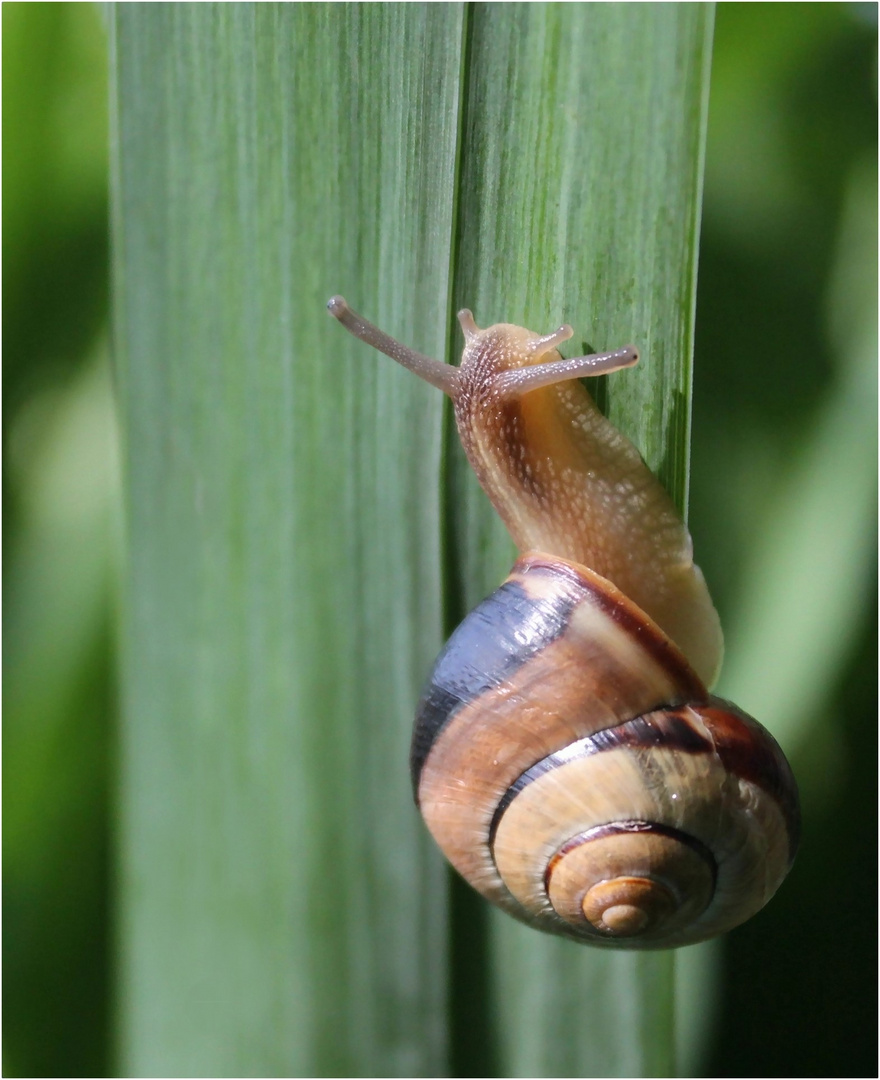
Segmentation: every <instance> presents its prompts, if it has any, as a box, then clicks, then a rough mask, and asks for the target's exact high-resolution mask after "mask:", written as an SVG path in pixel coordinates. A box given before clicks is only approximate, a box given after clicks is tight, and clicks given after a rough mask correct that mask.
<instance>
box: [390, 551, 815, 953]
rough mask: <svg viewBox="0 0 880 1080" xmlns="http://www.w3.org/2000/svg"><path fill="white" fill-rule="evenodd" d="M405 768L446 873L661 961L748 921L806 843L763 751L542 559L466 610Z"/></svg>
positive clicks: (633, 631)
mask: <svg viewBox="0 0 880 1080" xmlns="http://www.w3.org/2000/svg"><path fill="white" fill-rule="evenodd" d="M411 766H412V776H413V785H414V790H415V794H416V800H417V802H418V803H419V806H420V809H421V812H422V814H423V816H424V818H425V821H426V823H427V825H428V828H429V829H430V831H431V833H432V834H433V836H434V838H435V839H436V840H437V842H438V844H439V845H440V847H441V848H442V850H443V851H444V853H445V854H446V856H447V858H448V859H449V860H450V862H451V863H452V864H453V866H455V867H456V869H457V870H458V871H459V872H460V873H461V874H462V875H463V876H464V877H465V878H466V879H467V880H468V881H469V882H470V883H471V884H472V885H473V886H474V887H475V888H476V889H478V891H479V892H481V893H482V894H483V895H484V896H485V897H487V898H488V899H489V900H491V901H493V902H494V903H496V904H498V905H499V906H500V907H502V908H504V909H505V910H507V911H509V912H510V913H511V914H512V915H514V916H516V917H517V918H519V919H521V920H523V921H525V922H527V923H529V924H531V925H532V926H535V927H537V928H538V929H542V930H546V931H549V932H552V933H556V934H564V935H567V936H569V937H573V938H576V939H578V940H581V941H589V942H591V943H594V944H598V945H613V946H616V947H618V948H619V947H625V948H665V947H672V946H678V945H686V944H690V943H692V942H696V941H701V940H704V939H705V938H709V937H712V936H713V935H715V934H718V933H720V932H723V931H724V930H727V929H730V928H731V927H733V926H735V925H737V924H739V923H740V922H743V921H744V920H745V919H747V918H749V917H750V916H751V915H752V914H754V913H755V912H756V911H757V910H759V909H760V908H761V907H762V906H763V905H764V904H765V903H766V902H767V901H768V900H769V899H770V897H771V896H772V895H773V893H774V892H775V891H776V889H777V888H778V886H779V884H780V883H781V881H782V879H783V878H784V877H785V874H786V873H787V871H788V868H789V866H790V864H791V861H792V859H793V857H794V854H795V850H796V847H797V842H798V831H799V822H798V809H797V791H796V787H795V782H794V779H793V777H792V774H791V771H790V769H789V766H788V763H787V762H786V760H785V758H784V756H783V754H782V752H781V750H780V749H779V747H778V746H777V744H776V743H775V741H774V740H773V739H772V737H771V736H770V735H769V734H768V733H767V732H766V731H765V730H764V729H763V728H762V727H761V726H760V725H759V724H758V723H757V722H756V721H755V720H753V719H751V717H749V716H747V715H746V714H745V713H743V712H741V711H740V710H738V709H737V708H736V707H735V706H732V705H730V704H729V703H727V702H724V701H721V700H720V699H718V698H714V697H712V696H710V695H709V694H708V692H707V691H706V689H705V687H704V686H703V684H702V682H701V681H700V680H699V678H698V677H697V676H696V675H695V674H694V672H693V671H692V670H691V668H690V666H689V665H688V663H687V661H686V660H685V659H684V657H683V656H682V654H681V653H680V652H679V650H678V649H677V648H676V646H675V645H674V644H673V643H672V642H671V641H670V640H669V638H668V637H666V635H665V634H664V633H663V632H662V631H661V630H660V629H659V628H658V627H657V625H656V624H655V623H653V622H652V621H651V619H650V618H648V616H647V615H645V613H644V612H643V611H641V610H640V609H639V608H638V607H637V606H636V605H635V604H633V603H632V602H631V601H630V600H628V599H627V598H626V597H625V596H624V595H623V594H622V593H621V592H620V591H619V590H618V589H617V588H615V586H614V585H612V584H611V583H610V582H609V581H607V580H606V579H605V578H603V577H601V576H600V575H598V574H595V573H593V572H592V571H591V570H588V569H587V568H586V567H583V566H580V565H578V564H576V563H571V562H567V561H565V560H562V559H558V558H553V557H548V556H544V555H540V554H528V555H525V556H523V557H521V558H520V559H518V560H517V562H516V563H515V564H514V567H513V570H512V571H511V574H510V576H509V577H508V578H507V580H506V581H505V582H504V583H503V584H502V585H501V586H500V587H499V588H498V589H497V590H496V591H495V592H494V593H493V594H492V595H491V596H489V597H488V598H487V599H486V600H484V601H483V602H482V603H481V604H479V605H478V606H477V607H476V608H475V609H474V611H472V612H471V613H470V615H468V617H467V618H466V619H465V621H464V622H463V623H462V624H461V626H459V628H458V629H457V630H456V631H455V633H454V634H453V635H452V637H451V638H450V640H449V642H448V643H447V645H446V648H445V649H444V651H443V653H442V654H441V656H440V657H439V659H438V661H437V663H436V666H435V668H434V671H433V674H432V676H431V678H430V680H429V683H428V687H427V689H426V691H425V693H424V696H423V698H422V700H421V702H420V705H419V709H418V713H417V718H416V724H415V728H414V732H413V742H412V754H411Z"/></svg>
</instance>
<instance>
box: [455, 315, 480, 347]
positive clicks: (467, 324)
mask: <svg viewBox="0 0 880 1080" xmlns="http://www.w3.org/2000/svg"><path fill="white" fill-rule="evenodd" d="M458 321H459V323H460V324H461V328H462V330H463V331H464V336H465V338H467V339H468V340H470V339H471V338H472V337H475V336H476V335H477V334H478V333H479V332H480V328H479V326H477V324H476V323H475V322H474V313H473V312H472V311H471V309H470V308H462V309H461V311H460V312H459V313H458Z"/></svg>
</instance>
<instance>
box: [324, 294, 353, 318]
mask: <svg viewBox="0 0 880 1080" xmlns="http://www.w3.org/2000/svg"><path fill="white" fill-rule="evenodd" d="M327 310H328V311H329V312H330V314H331V315H332V316H333V318H334V319H340V318H342V316H343V315H344V314H345V313H346V311H348V304H347V303H346V302H345V297H344V296H331V297H330V299H329V300H328V301H327Z"/></svg>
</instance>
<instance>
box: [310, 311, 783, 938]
mask: <svg viewBox="0 0 880 1080" xmlns="http://www.w3.org/2000/svg"><path fill="white" fill-rule="evenodd" d="M327 307H328V309H329V311H330V313H331V314H332V315H333V316H334V317H335V318H336V319H338V320H339V322H341V323H342V325H343V326H344V327H345V328H346V329H347V330H349V331H350V332H351V333H352V334H354V335H355V336H356V337H358V338H360V339H361V340H362V341H365V342H367V343H368V344H370V345H372V346H374V347H375V348H377V349H379V350H380V351H381V352H384V353H386V354H387V355H388V356H390V357H392V358H393V359H394V360H396V361H398V363H400V364H402V365H403V366H404V367H406V368H408V369H409V370H410V371H413V372H414V373H415V374H416V375H418V376H419V377H420V378H422V379H425V380H426V381H427V382H429V383H431V384H432V385H433V386H436V387H438V388H439V389H440V390H442V391H444V392H445V393H446V394H448V395H449V397H450V398H451V399H452V402H453V406H454V411H455V419H456V423H457V426H458V431H459V435H460V437H461V442H462V445H463V447H464V450H465V452H466V454H467V456H468V459H469V460H470V463H471V465H472V467H473V469H474V471H475V472H476V475H477V477H478V479H479V481H480V483H481V485H482V486H483V488H484V490H485V491H486V493H487V494H488V496H489V498H490V500H491V501H492V503H493V505H494V506H495V509H496V510H497V511H498V513H499V514H500V516H501V518H502V520H503V521H504V523H505V525H506V526H507V528H508V530H509V532H510V534H511V536H512V538H513V540H514V542H515V544H516V546H517V548H518V550H519V552H520V553H521V554H520V556H519V558H518V559H517V560H516V562H515V563H514V566H513V569H512V570H511V572H510V575H509V577H508V578H507V580H506V581H505V582H504V583H503V584H502V585H501V586H500V587H499V588H498V589H497V590H496V591H495V592H494V593H492V595H491V596H489V597H488V598H487V599H485V600H483V601H482V603H480V604H478V605H477V607H476V608H475V609H474V610H473V611H472V612H471V613H470V615H468V616H467V617H466V618H465V620H464V622H463V623H462V624H461V625H460V626H459V627H458V629H457V630H455V632H454V633H453V634H452V637H451V638H450V639H449V641H448V642H447V644H446V647H445V648H444V650H443V652H442V653H441V655H440V657H439V659H438V660H437V662H436V665H435V667H434V671H433V673H432V675H431V676H430V678H429V680H428V683H427V688H426V690H425V692H424V695H423V697H422V699H421V702H420V703H419V706H418V710H417V715H416V720H415V726H414V730H413V739H412V751H411V766H412V776H413V787H414V792H415V798H416V802H417V804H418V805H419V807H420V810H421V813H422V816H423V817H424V820H425V822H426V824H427V826H428V829H429V830H430V832H431V833H432V835H433V836H434V838H435V840H436V841H437V843H438V844H439V846H440V848H441V849H442V850H443V852H444V854H445V855H446V857H447V858H448V859H449V861H450V862H451V863H452V865H453V866H454V867H455V868H456V869H457V870H458V871H459V873H461V874H462V876H463V877H464V878H465V879H466V880H467V881H468V882H470V884H471V885H473V886H474V888H476V889H477V890H478V891H479V892H480V893H482V894H483V896H485V897H486V898H487V899H489V900H490V901H492V902H493V903H495V904H497V905H498V906H499V907H501V908H503V909H505V910H506V911H508V912H509V913H510V914H512V915H513V916H515V917H516V918H518V919H520V920H521V921H523V922H526V923H528V924H529V925H531V926H534V927H536V928H537V929H540V930H545V931H548V932H551V933H555V934H561V935H564V936H566V937H569V938H573V939H575V940H578V941H581V942H588V943H591V944H595V945H604V946H615V947H622V948H635V949H659V948H671V947H676V946H680V945H687V944H691V943H693V942H697V941H702V940H704V939H706V938H709V937H712V936H714V935H716V934H719V933H722V932H724V931H726V930H729V929H731V928H732V927H734V926H736V925H738V924H739V923H741V922H743V921H745V920H746V919H748V918H749V917H750V916H752V915H753V914H754V913H755V912H756V911H758V910H759V909H760V908H761V907H763V905H764V904H765V903H766V902H767V901H768V900H769V899H770V897H771V896H772V895H773V893H774V892H775V891H776V889H777V888H778V887H779V885H780V884H781V882H782V880H783V878H784V877H785V875H786V873H787V872H788V870H789V868H790V866H791V863H792V861H793V858H794V855H795V851H796V848H797V844H798V834H799V809H798V796H797V787H796V784H795V781H794V777H793V775H792V772H791V769H790V767H789V765H788V762H787V761H786V759H785V757H784V755H783V753H782V751H781V750H780V748H779V747H778V745H777V744H776V742H775V741H774V739H773V738H772V736H771V735H770V734H769V733H768V732H767V731H765V730H764V728H763V727H761V725H760V724H759V723H758V722H757V721H756V720H754V719H752V718H751V717H750V716H748V715H746V714H745V713H744V712H742V711H741V710H739V709H738V708H737V707H736V706H735V705H732V704H730V703H729V702H726V701H723V700H721V699H720V698H716V697H713V696H712V695H710V693H709V691H708V689H707V687H709V686H711V685H712V683H713V682H714V680H715V678H716V676H717V673H718V668H719V666H720V662H721V655H722V635H721V628H720V624H719V620H718V616H717V614H716V612H715V608H714V607H713V605H712V601H711V599H710V597H709V593H708V590H707V587H706V584H705V581H704V578H703V575H702V574H701V572H700V570H699V568H698V567H697V566H695V565H694V562H693V555H692V544H691V538H690V535H689V533H688V531H687V528H686V526H685V525H684V523H683V521H682V520H681V518H680V516H679V515H678V513H677V511H676V509H675V507H674V505H673V503H672V500H671V499H670V498H669V496H668V495H667V493H666V491H665V490H664V488H663V487H662V486H661V485H660V484H659V482H658V481H657V480H656V479H655V478H654V477H653V475H652V474H651V473H650V471H649V470H648V468H647V466H646V465H645V464H644V462H643V461H642V459H641V457H640V455H639V453H638V451H637V450H636V449H635V447H634V446H633V445H632V444H631V443H630V442H629V441H628V440H627V439H626V438H625V437H624V436H623V435H622V434H621V433H620V432H619V431H617V430H616V428H614V427H613V425H611V424H610V423H609V421H607V420H606V419H605V418H604V417H603V416H602V415H601V413H600V412H599V410H598V409H597V408H596V406H595V404H594V403H593V401H592V398H591V397H590V396H589V394H588V393H587V392H586V390H585V389H584V387H583V386H582V384H581V383H580V381H579V380H580V378H581V377H584V376H588V375H596V374H600V373H607V372H613V371H617V370H619V369H621V368H626V367H630V366H632V365H633V364H635V363H637V362H638V358H639V357H638V352H637V350H636V349H635V348H634V347H633V346H627V347H625V348H622V349H618V350H616V351H614V352H609V353H599V354H595V355H589V356H581V357H577V358H575V359H570V360H563V359H561V357H560V355H559V353H558V352H557V347H558V346H559V345H560V344H561V343H562V342H564V341H566V340H567V339H568V338H570V337H571V336H572V330H571V327H569V326H562V327H560V328H559V329H558V330H557V331H555V332H554V333H552V334H548V335H544V336H542V335H539V334H535V333H532V332H531V331H529V330H525V329H523V328H521V327H518V326H512V325H508V324H498V325H495V326H490V327H489V328H488V329H485V330H481V329H479V328H478V327H477V325H476V323H475V322H474V318H473V315H472V313H471V312H470V311H468V310H464V311H461V312H460V313H459V316H458V318H459V322H460V323H461V327H462V330H463V331H464V337H465V349H464V353H463V356H462V360H461V364H460V366H459V367H458V368H455V367H452V366H450V365H447V364H444V363H441V362H439V361H436V360H432V359H430V358H429V357H427V356H424V355H422V354H421V353H417V352H414V351H413V350H411V349H409V348H407V347H406V346H404V345H401V344H400V343H399V342H397V341H395V340H394V339H393V338H390V337H389V336H388V335H386V334H384V333H383V332H382V331H380V330H379V329H377V328H376V327H375V326H373V325H372V324H371V323H369V322H367V321H366V320H365V319H363V318H361V317H360V316H359V315H357V314H355V312H353V311H352V310H351V309H350V308H349V307H348V305H347V303H346V302H345V300H344V299H343V298H342V297H340V296H335V297H333V298H332V299H331V300H330V301H329V303H328V305H327Z"/></svg>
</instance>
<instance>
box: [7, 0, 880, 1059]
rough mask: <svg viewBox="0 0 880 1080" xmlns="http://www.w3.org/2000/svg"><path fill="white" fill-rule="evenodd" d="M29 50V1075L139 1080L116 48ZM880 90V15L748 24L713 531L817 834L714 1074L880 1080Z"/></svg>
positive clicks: (13, 907) (711, 413) (701, 542)
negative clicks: (116, 952) (110, 227)
mask: <svg viewBox="0 0 880 1080" xmlns="http://www.w3.org/2000/svg"><path fill="white" fill-rule="evenodd" d="M3 31H4V34H3V60H4V67H3V91H4V94H3V121H4V147H3V149H4V155H3V181H4V196H5V202H4V226H5V228H4V232H3V259H4V265H3V269H4V293H3V311H4V330H5V340H4V343H5V346H6V348H5V364H4V404H5V414H4V421H5V422H4V429H3V430H4V436H3V437H4V444H3V448H4V455H3V467H4V474H3V481H4V483H3V509H4V511H5V523H6V529H5V531H4V556H5V558H4V578H3V584H4V587H5V605H4V614H5V626H4V660H5V664H4V701H5V706H6V708H5V718H4V719H5V722H4V729H3V739H4V742H3V749H4V757H3V761H4V773H3V779H4V802H3V808H4V837H3V839H4V856H5V857H4V870H5V882H4V884H5V888H4V917H5V918H4V930H5V933H4V946H5V948H4V969H3V971H4V976H5V990H6V994H5V1016H4V1019H5V1025H4V1046H3V1070H4V1073H5V1075H9V1076H25V1075H30V1076H51V1075H55V1076H94V1075H108V1074H109V1075H112V1074H113V1071H114V1068H115V1065H114V1052H113V1028H112V1015H113V1003H112V986H113V976H112V938H113V862H112V843H113V798H112V792H113V785H114V774H113V765H114V746H115V734H114V730H115V693H114V645H113V624H114V581H115V565H116V560H117V559H118V556H119V544H118V528H117V505H118V491H119V480H118V467H117V462H116V435H115V428H114V415H113V396H112V378H111V368H110V362H109V356H108V348H107V334H108V327H107V310H108V303H107V300H108V234H107V220H108V215H107V145H106V144H107V137H106V133H107V58H106V41H105V37H104V32H103V28H102V26H101V22H100V15H99V9H98V8H97V6H93V5H89V4H69V5H53V4H16V3H13V4H5V5H3ZM876 76H877V26H876V8H875V7H874V6H873V5H844V4H786V5H782V4H771V5H752V4H725V5H722V6H721V7H720V8H719V10H718V13H717V24H716V36H715V60H714V68H713V81H712V103H711V108H710V121H709V142H708V152H707V170H706V190H705V204H704V223H703V235H702V244H701V256H700V277H699V290H698V304H697V338H696V341H697V345H696V356H697V359H696V387H695V403H694V415H695V421H694V442H693V473H692V490H691V504H690V505H691V515H690V521H691V527H692V532H693V534H694V540H695V546H696V552H697V556H698V561H699V562H700V564H701V565H702V567H703V569H704V571H705V572H706V575H707V577H708V580H709V582H710V585H711V587H712V590H713V595H714V596H715V598H716V602H717V604H718V607H719V609H720V611H721V614H722V620H723V621H724V623H725V626H726V628H727V637H728V656H729V661H728V665H727V668H726V670H725V674H724V676H723V681H722V685H721V687H720V691H721V692H722V693H725V694H729V695H730V696H731V697H735V698H736V699H737V700H738V701H739V703H740V704H741V705H742V706H743V707H745V708H747V709H749V710H750V711H754V712H755V713H756V714H757V715H759V716H760V717H761V718H762V719H765V720H768V717H770V716H772V717H773V719H772V720H768V723H770V726H771V727H772V728H773V730H774V732H775V733H777V734H778V736H779V738H780V741H782V743H783V745H784V746H785V748H786V750H787V751H788V752H789V753H790V755H791V757H792V760H793V764H794V767H795V771H796V773H797V775H798V777H799V780H800V782H801V785H802V791H803V797H804V815H805V822H804V843H803V848H802V851H801V854H800V857H799V859H798V861H797V863H796V865H795V868H794V871H793V872H792V875H791V878H790V880H789V881H788V883H787V884H786V885H785V886H784V887H783V889H782V890H781V892H780V894H779V896H778V897H777V898H776V899H775V900H774V902H773V903H772V904H771V905H770V906H769V907H768V909H767V910H766V911H765V912H764V913H763V914H762V915H761V916H760V917H758V918H756V919H754V920H753V921H752V922H750V923H748V924H747V925H746V926H744V927H743V928H741V929H740V930H738V931H736V932H735V933H734V934H732V935H730V936H729V937H728V938H727V939H726V940H725V941H724V942H723V943H722V944H721V946H720V948H721V949H722V950H723V958H724V959H723V964H724V976H723V980H722V984H721V986H720V989H719V994H720V999H719V1002H718V1004H717V1017H718V1021H717V1024H716V1027H715V1031H714V1037H713V1041H712V1044H711V1046H710V1048H709V1056H708V1058H707V1060H706V1062H705V1073H706V1074H707V1075H712V1076H754V1075H758V1076H793V1075H794V1076H797V1075H801V1076H869V1075H875V1074H876V1045H875V1035H874V1032H875V1028H876V985H877V978H876V959H875V958H876V947H875V946H876V910H877V896H876V850H877V837H876V826H875V821H876V801H877V790H876V758H877V736H876V731H877V702H876V686H877V678H876V656H877V641H876V595H877V588H876V462H877V442H876V296H877V278H876V239H877V221H876V180H877V177H876V170H877V156H876V150H877V147H876V130H877V117H876V105H877V101H876V82H877V78H876ZM775 694H778V695H779V696H780V700H778V701H777V700H776V698H775V697H774V695H775ZM783 694H784V697H783V696H782V695H783ZM759 706H760V707H759ZM401 753H402V755H403V754H404V753H405V751H404V750H403V749H402V750H401ZM401 760H403V757H402V759H401Z"/></svg>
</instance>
